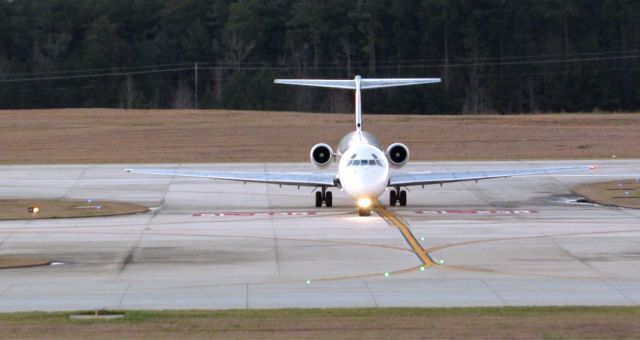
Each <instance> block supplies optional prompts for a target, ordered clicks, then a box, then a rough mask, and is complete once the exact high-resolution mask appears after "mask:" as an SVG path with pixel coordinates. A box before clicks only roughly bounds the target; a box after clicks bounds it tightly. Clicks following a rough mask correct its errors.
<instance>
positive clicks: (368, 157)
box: [126, 76, 589, 216]
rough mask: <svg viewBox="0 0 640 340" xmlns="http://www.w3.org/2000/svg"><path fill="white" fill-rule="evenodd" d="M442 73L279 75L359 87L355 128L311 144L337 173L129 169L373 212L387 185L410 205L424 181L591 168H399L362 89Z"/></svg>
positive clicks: (398, 146) (399, 154) (314, 159)
mask: <svg viewBox="0 0 640 340" xmlns="http://www.w3.org/2000/svg"><path fill="white" fill-rule="evenodd" d="M439 82H440V79H439V78H409V79H365V78H361V77H360V76H356V77H355V78H354V79H352V80H351V79H349V80H324V79H276V80H275V83H276V84H289V85H302V86H316V87H328V88H337V89H347V90H355V113H356V115H355V116H356V117H355V118H356V120H355V124H356V129H355V131H353V132H351V133H349V134H347V135H346V136H344V137H343V138H342V140H341V141H340V143H339V144H338V148H337V150H336V151H335V152H334V151H333V149H332V148H331V147H330V146H329V145H328V144H325V143H321V144H316V145H314V146H313V147H312V148H311V152H310V158H311V163H313V164H314V165H315V166H316V167H319V168H326V167H328V166H329V165H330V164H331V163H332V162H334V161H335V162H337V163H338V169H337V173H336V172H324V173H317V172H316V173H288V172H266V173H264V172H235V171H234V172H229V171H190V170H163V169H126V171H128V172H132V173H141V174H152V175H166V176H185V177H200V178H211V179H220V180H230V181H240V182H256V183H268V184H279V185H291V186H297V187H301V186H306V187H315V188H316V189H320V190H319V191H316V193H315V195H316V197H315V199H316V202H315V203H316V207H322V205H323V204H324V205H325V206H326V207H331V206H332V205H333V195H332V193H331V191H328V190H327V189H329V188H338V189H341V190H344V192H346V193H347V195H349V196H350V197H351V198H352V199H353V200H354V201H355V202H356V205H357V207H358V213H359V215H360V216H368V215H370V214H371V211H372V208H373V207H372V205H373V202H375V201H376V200H377V198H378V197H380V196H381V195H382V194H383V193H384V192H385V191H386V190H387V189H388V188H389V189H390V190H389V204H390V205H391V206H395V205H396V204H398V203H399V204H400V205H401V206H405V205H406V204H407V192H406V191H405V190H402V188H406V187H409V186H424V185H430V184H443V183H451V182H462V181H478V180H482V179H491V178H500V177H511V176H523V175H534V174H548V173H555V172H562V171H574V170H585V169H587V168H589V167H579V166H577V167H576V166H574V167H558V168H532V169H531V168H530V169H514V170H497V171H480V172H446V173H432V172H397V171H393V172H392V171H391V168H394V169H398V168H401V167H402V166H404V165H405V164H406V163H407V162H408V160H409V149H408V148H407V146H406V145H404V144H402V143H393V144H391V145H389V147H387V148H386V149H385V151H383V149H382V147H381V145H380V143H379V142H378V140H377V139H376V138H375V137H374V136H373V135H372V134H370V133H368V132H365V131H363V130H362V105H361V95H360V91H361V90H369V89H379V88H384V87H393V86H406V85H418V84H432V83H439Z"/></svg>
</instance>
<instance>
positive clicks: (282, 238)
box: [0, 160, 640, 311]
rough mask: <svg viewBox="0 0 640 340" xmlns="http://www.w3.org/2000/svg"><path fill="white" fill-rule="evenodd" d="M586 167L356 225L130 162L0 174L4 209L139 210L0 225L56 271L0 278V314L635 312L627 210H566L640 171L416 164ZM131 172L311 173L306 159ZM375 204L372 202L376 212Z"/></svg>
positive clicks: (6, 244) (422, 202)
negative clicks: (428, 309)
mask: <svg viewBox="0 0 640 340" xmlns="http://www.w3.org/2000/svg"><path fill="white" fill-rule="evenodd" d="M573 164H597V165H599V168H598V169H597V170H594V171H590V172H576V173H567V174H559V175H554V176H548V175H545V176H530V177H519V178H509V179H497V180H488V181H481V182H479V183H477V184H476V183H473V182H470V183H456V184H447V185H444V186H443V187H442V188H440V187H439V186H429V187H426V188H425V189H421V188H415V189H413V191H411V192H409V205H408V206H407V207H402V208H400V207H390V208H389V211H390V213H391V214H392V215H393V216H395V218H397V219H398V220H399V221H400V222H401V223H404V224H405V226H406V228H407V230H408V231H409V232H410V234H411V235H412V236H413V239H414V240H415V241H417V242H418V243H419V246H420V247H422V248H424V249H425V250H426V251H427V252H428V255H429V256H430V259H431V260H432V261H433V264H431V263H426V264H425V263H424V261H423V259H421V257H420V256H417V254H416V253H415V252H414V250H413V249H414V248H415V247H412V245H411V244H410V242H409V241H410V240H408V239H407V237H406V236H407V235H405V233H403V232H402V231H401V230H399V228H398V227H397V226H395V225H393V224H389V223H387V221H386V220H385V219H383V218H382V217H381V216H380V215H377V214H376V215H374V216H371V217H358V216H357V214H356V212H355V209H354V208H353V203H352V202H351V201H350V200H349V199H348V198H347V197H346V195H344V193H342V192H340V191H339V190H334V205H335V207H334V208H329V209H327V208H322V209H317V208H313V207H312V206H313V204H314V197H313V195H312V194H311V192H310V190H309V189H308V188H302V189H300V190H298V189H297V188H295V187H293V188H291V187H282V188H279V187H278V186H276V185H261V184H247V185H245V184H242V183H234V182H224V181H211V180H202V179H185V178H170V177H154V176H149V175H137V174H129V173H125V172H124V171H123V170H122V169H124V168H126V167H131V166H138V167H139V166H140V165H50V166H49V165H47V166H20V165H14V166H2V167H0V197H2V198H30V197H35V198H60V197H64V198H70V199H91V200H93V201H100V200H112V201H125V202H131V203H140V204H144V205H147V206H150V207H152V211H151V212H150V213H146V214H140V215H130V216H118V217H99V218H78V219H55V220H31V221H0V255H24V256H33V257H40V258H46V259H49V260H51V261H53V262H56V263H55V265H52V266H45V267H34V268H22V269H9V270H1V271H0V311H30V310H45V311H50V310H84V309H94V308H107V309H182V308H188V309H223V308H240V309H242V308H280V307H376V306H377V307H390V306H403V307H404V306H503V305H638V304H640V211H639V210H632V209H624V208H615V207H603V206H597V205H591V204H580V203H577V202H575V198H576V197H574V196H573V195H572V194H571V192H570V190H569V187H571V186H572V185H574V184H577V183H587V182H596V181H607V180H616V179H629V178H636V177H640V160H616V161H589V162H586V161H553V162H433V163H432V162H428V163H414V164H412V165H411V166H409V167H407V169H404V170H414V171H418V170H420V171H434V172H436V171H464V170H470V171H472V170H477V169H485V170H491V169H503V168H518V167H532V166H559V165H573ZM144 166H145V167H164V168H172V169H174V168H182V169H186V168H188V169H221V170H232V169H233V170H246V171H253V170H255V171H263V170H274V171H277V170H281V171H310V170H311V169H312V166H311V165H309V164H274V165H266V164H197V165H189V164H184V165H183V164H173V165H171V164H169V165H168V164H162V165H144ZM387 199H388V198H387V197H386V196H384V197H382V198H381V202H382V203H383V204H386V203H387Z"/></svg>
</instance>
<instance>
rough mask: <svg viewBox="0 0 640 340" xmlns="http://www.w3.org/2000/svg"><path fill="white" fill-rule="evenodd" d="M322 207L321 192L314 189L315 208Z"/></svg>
mask: <svg viewBox="0 0 640 340" xmlns="http://www.w3.org/2000/svg"><path fill="white" fill-rule="evenodd" d="M320 207H322V193H321V192H319V191H316V208H320Z"/></svg>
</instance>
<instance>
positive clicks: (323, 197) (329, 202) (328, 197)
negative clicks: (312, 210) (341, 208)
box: [316, 187, 333, 208]
mask: <svg viewBox="0 0 640 340" xmlns="http://www.w3.org/2000/svg"><path fill="white" fill-rule="evenodd" d="M322 203H324V205H325V206H326V207H327V208H331V207H332V206H333V194H332V193H331V191H327V188H326V187H322V192H320V191H316V208H320V207H322Z"/></svg>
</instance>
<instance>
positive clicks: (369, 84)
mask: <svg viewBox="0 0 640 340" xmlns="http://www.w3.org/2000/svg"><path fill="white" fill-rule="evenodd" d="M439 82H440V78H395V79H394V78H368V79H367V78H361V77H360V76H356V77H355V78H353V80H334V79H276V80H274V83H276V84H287V85H300V86H314V87H328V88H334V89H345V90H355V91H356V94H355V105H356V129H357V130H358V131H360V129H361V128H362V100H361V96H360V90H369V89H380V88H384V87H395V86H407V85H420V84H433V83H439Z"/></svg>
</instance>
